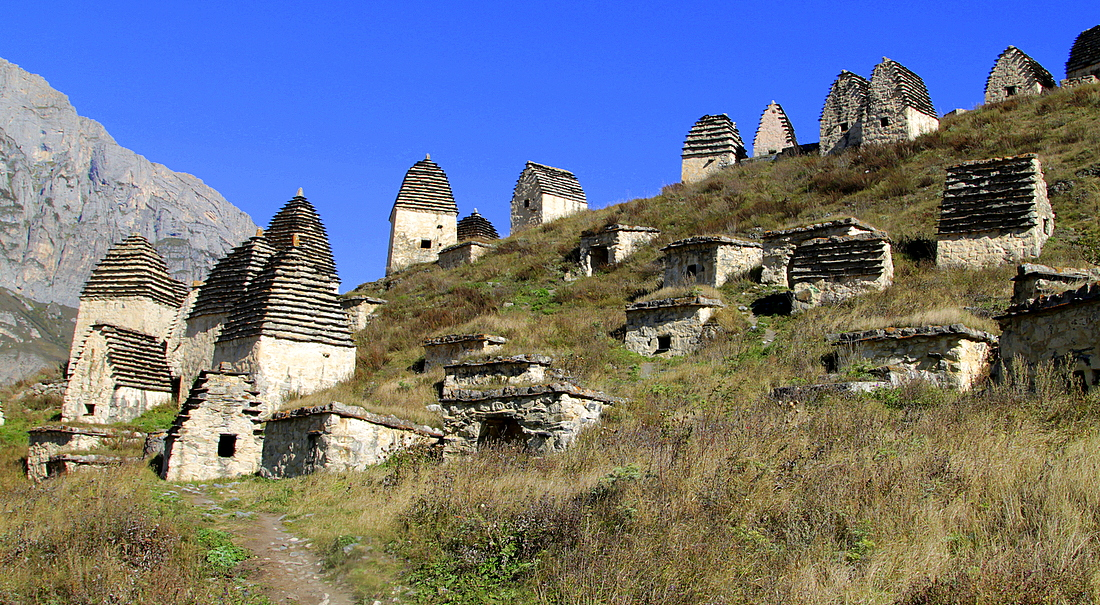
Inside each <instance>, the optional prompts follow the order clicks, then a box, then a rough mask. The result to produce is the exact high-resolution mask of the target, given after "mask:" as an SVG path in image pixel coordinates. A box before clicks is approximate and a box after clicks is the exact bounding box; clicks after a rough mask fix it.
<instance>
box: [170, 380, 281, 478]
mask: <svg viewBox="0 0 1100 605" xmlns="http://www.w3.org/2000/svg"><path fill="white" fill-rule="evenodd" d="M269 413H270V406H269V405H267V402H265V401H263V400H262V399H260V398H259V397H258V392H257V391H256V385H255V383H254V382H253V381H252V380H251V379H250V378H249V377H248V376H247V375H246V374H242V373H238V372H232V371H229V370H228V369H227V368H222V369H219V370H208V371H204V372H203V373H202V374H201V375H200V376H199V378H198V380H196V381H195V386H194V388H192V389H191V394H190V397H188V399H187V401H186V403H184V404H183V407H182V408H181V409H180V413H179V415H178V416H177V417H176V420H175V422H174V423H173V424H172V427H171V428H170V429H168V435H167V436H166V437H165V444H164V451H165V453H164V464H163V467H162V469H161V474H162V476H163V477H164V478H165V479H167V480H169V481H209V480H211V479H220V478H225V477H236V476H240V475H251V474H254V473H255V472H256V471H258V470H259V468H260V455H261V451H262V448H263V424H262V423H263V421H264V420H265V419H266V418H265V416H266V415H267V414H269Z"/></svg>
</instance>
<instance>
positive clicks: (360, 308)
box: [340, 296, 386, 334]
mask: <svg viewBox="0 0 1100 605" xmlns="http://www.w3.org/2000/svg"><path fill="white" fill-rule="evenodd" d="M384 304H386V301H385V300H382V299H381V298H374V297H372V296H345V297H344V298H341V299H340V307H341V308H343V309H344V312H345V313H347V314H348V326H349V327H350V329H351V333H352V334H355V333H356V332H358V331H359V330H362V329H363V328H366V327H367V324H368V323H370V318H371V316H372V315H374V312H375V311H377V310H378V308H379V307H381V306H382V305H384Z"/></svg>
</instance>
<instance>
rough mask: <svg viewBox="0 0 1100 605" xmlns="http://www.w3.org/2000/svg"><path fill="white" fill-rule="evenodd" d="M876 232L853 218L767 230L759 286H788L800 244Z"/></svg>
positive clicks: (789, 285)
mask: <svg viewBox="0 0 1100 605" xmlns="http://www.w3.org/2000/svg"><path fill="white" fill-rule="evenodd" d="M878 232H879V230H878V229H876V228H875V227H872V226H871V225H868V224H867V223H864V222H862V221H859V220H857V219H854V218H842V219H836V220H832V221H828V222H824V223H817V224H814V225H805V226H802V227H794V228H791V229H779V230H775V231H767V232H765V233H764V239H763V247H762V250H763V257H762V264H763V267H764V268H763V270H762V271H761V274H760V283H762V284H767V285H774V286H784V287H787V288H790V287H791V279H790V275H789V265H790V262H791V257H793V256H794V253H795V250H796V249H797V248H798V246H799V245H800V244H802V243H803V242H806V241H809V240H813V239H820V238H829V237H837V236H844V235H856V234H858V233H878Z"/></svg>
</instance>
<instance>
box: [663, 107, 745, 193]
mask: <svg viewBox="0 0 1100 605" xmlns="http://www.w3.org/2000/svg"><path fill="white" fill-rule="evenodd" d="M746 157H748V153H746V152H745V143H744V142H742V141H741V133H740V132H738V131H737V124H734V122H733V120H731V119H730V117H729V116H728V115H726V114H724V113H723V114H718V115H713V116H711V115H706V116H703V117H701V118H699V120H698V121H696V122H695V125H694V126H692V127H691V130H690V131H688V135H687V138H686V139H684V148H683V152H682V153H681V154H680V158H681V163H680V182H682V183H694V182H696V181H701V180H703V179H705V178H707V177H708V176H710V175H712V174H714V173H715V172H718V171H719V170H721V169H723V168H725V167H727V166H733V165H734V164H736V163H737V162H739V161H741V160H743V159H745V158H746Z"/></svg>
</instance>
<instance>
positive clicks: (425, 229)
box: [386, 207, 458, 275]
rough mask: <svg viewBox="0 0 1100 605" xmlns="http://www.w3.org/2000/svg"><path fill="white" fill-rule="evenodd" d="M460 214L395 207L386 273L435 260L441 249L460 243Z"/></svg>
mask: <svg viewBox="0 0 1100 605" xmlns="http://www.w3.org/2000/svg"><path fill="white" fill-rule="evenodd" d="M457 217H458V213H457V212H455V213H453V214H452V213H450V212H425V211H418V210H411V209H406V208H398V207H395V208H394V209H393V212H392V213H391V214H390V223H391V225H390V247H389V257H388V259H387V260H386V275H390V274H392V273H396V272H398V271H401V270H402V269H405V268H407V267H409V266H411V265H414V264H417V263H434V262H435V261H436V260H438V259H439V252H440V251H441V250H443V249H444V248H446V247H447V246H451V245H454V244H456V243H457V242H458V220H457Z"/></svg>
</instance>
